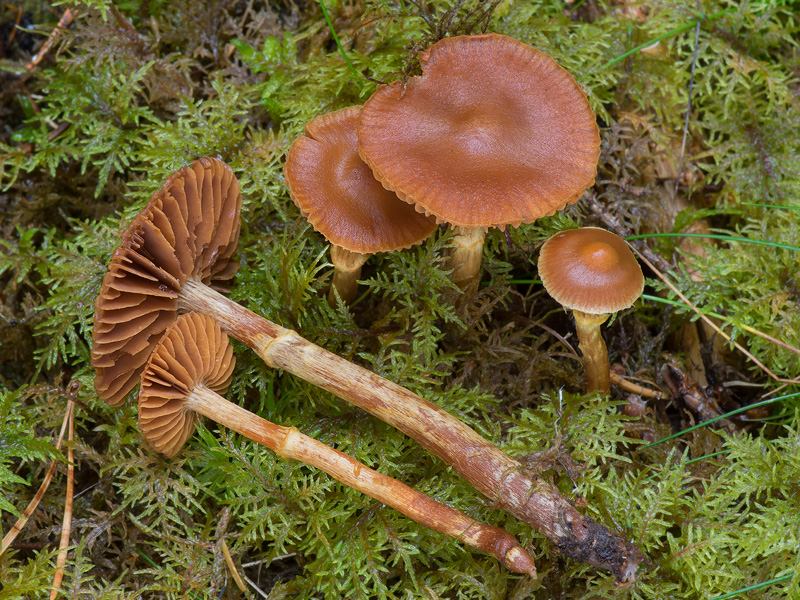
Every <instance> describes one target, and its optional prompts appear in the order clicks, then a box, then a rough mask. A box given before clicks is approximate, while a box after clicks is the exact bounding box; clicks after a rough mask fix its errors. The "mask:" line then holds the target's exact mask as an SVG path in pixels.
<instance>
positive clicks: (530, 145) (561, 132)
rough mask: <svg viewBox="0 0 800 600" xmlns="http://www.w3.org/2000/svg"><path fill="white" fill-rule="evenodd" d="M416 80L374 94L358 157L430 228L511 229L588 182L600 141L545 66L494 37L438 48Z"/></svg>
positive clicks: (559, 70) (541, 58)
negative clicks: (429, 218)
mask: <svg viewBox="0 0 800 600" xmlns="http://www.w3.org/2000/svg"><path fill="white" fill-rule="evenodd" d="M419 61H420V65H421V67H422V75H421V76H419V77H413V78H411V79H410V80H409V81H408V82H407V84H406V85H404V84H403V83H402V82H400V81H395V82H394V83H392V84H391V85H388V86H382V87H380V88H378V90H377V91H376V92H375V94H373V95H372V97H371V98H370V99H369V100H368V101H367V102H366V104H364V107H363V108H362V110H361V116H360V118H359V122H358V148H359V152H360V153H361V157H362V158H363V159H364V161H365V162H366V163H367V164H368V165H369V166H370V167H372V170H373V172H374V173H375V177H377V178H378V179H379V180H380V181H381V182H382V183H383V184H384V185H385V186H386V187H388V188H390V189H392V190H394V191H395V192H397V195H398V196H400V198H402V199H404V200H406V201H407V202H411V203H414V204H415V205H416V206H417V210H420V211H422V212H425V213H426V214H432V215H434V216H435V217H436V219H437V220H438V221H439V222H447V223H451V224H453V225H457V226H461V227H504V226H506V225H514V226H517V225H519V224H520V223H528V222H531V221H534V220H535V219H538V218H539V217H543V216H545V215H551V214H553V213H555V212H556V211H558V210H561V209H563V208H564V206H566V205H567V204H570V203H573V202H575V201H577V200H578V198H579V197H580V196H581V195H582V194H583V192H584V191H585V190H586V188H588V187H589V186H591V185H592V184H593V183H594V178H595V175H596V173H597V159H598V157H599V155H600V133H599V130H598V128H597V123H596V121H595V115H594V113H593V112H592V109H591V107H590V106H589V101H588V100H587V98H586V95H585V94H584V93H583V90H582V89H581V87H580V86H579V85H578V83H577V82H576V81H575V79H574V78H573V77H572V75H570V73H569V72H567V71H566V70H565V69H564V68H563V67H561V66H559V65H558V63H556V62H555V60H553V58H552V57H550V56H549V55H547V54H545V53H543V52H540V51H539V50H536V49H534V48H532V47H531V46H528V45H527V44H523V43H522V42H519V41H517V40H515V39H513V38H510V37H506V36H503V35H497V34H485V35H474V36H459V37H452V38H445V39H443V40H441V41H440V42H437V43H436V44H434V45H433V46H431V47H430V48H428V49H427V50H425V51H424V52H421V53H420V55H419Z"/></svg>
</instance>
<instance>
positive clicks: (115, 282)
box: [92, 159, 642, 581]
mask: <svg viewBox="0 0 800 600" xmlns="http://www.w3.org/2000/svg"><path fill="white" fill-rule="evenodd" d="M197 171H201V173H200V175H198V174H197ZM231 178H232V173H230V169H229V168H228V167H226V166H224V164H223V163H221V162H220V161H216V160H213V159H204V160H201V161H198V162H197V163H195V164H194V165H193V166H192V167H190V168H187V169H182V170H181V171H179V172H178V173H176V174H175V175H173V176H172V177H170V178H169V179H168V180H167V183H166V184H165V186H164V188H162V189H161V190H159V191H158V192H156V194H155V195H154V196H153V198H152V199H151V200H150V203H148V205H147V206H146V207H145V209H144V210H143V211H142V213H141V214H140V215H139V216H137V217H136V218H135V219H134V220H133V222H132V223H131V225H130V227H129V228H128V230H127V231H125V233H124V234H123V236H122V239H123V245H122V246H121V247H120V248H119V249H118V250H117V251H116V252H115V253H114V256H113V257H112V259H111V263H110V264H109V270H108V273H107V274H106V276H105V278H104V280H103V286H102V288H101V291H100V295H99V296H98V299H97V302H96V313H95V327H94V332H93V338H94V342H95V344H94V348H93V349H92V364H93V365H95V366H96V368H97V376H96V378H95V385H96V387H97V392H98V394H99V395H100V396H101V397H102V398H104V399H105V400H106V401H107V402H109V403H113V404H119V403H121V402H122V401H123V400H124V398H125V395H126V394H127V392H128V391H129V390H130V389H132V388H133V386H134V385H135V382H131V381H130V375H129V373H128V371H130V370H134V369H136V370H137V371H136V373H137V376H138V374H139V373H141V370H142V369H143V368H144V363H145V362H146V360H147V357H148V356H149V354H150V352H152V348H153V347H155V344H156V342H157V340H158V338H159V337H160V335H161V334H163V331H164V330H165V329H166V328H167V327H168V326H169V325H170V324H171V323H172V322H173V321H174V320H175V318H176V317H177V312H178V309H180V310H182V311H194V312H200V313H204V314H207V315H209V316H211V317H213V318H214V319H215V320H216V321H217V322H219V323H220V325H221V326H222V328H223V329H224V330H225V331H226V332H228V333H229V334H230V335H232V336H234V337H235V338H237V339H238V340H240V341H241V342H243V343H244V344H246V345H248V346H249V347H250V348H252V349H253V350H254V351H255V352H256V353H258V355H259V356H260V357H261V358H262V360H263V361H264V362H265V363H266V364H267V365H269V366H271V367H274V368H280V369H284V370H285V371H288V372H290V373H293V374H295V375H297V376H299V377H301V378H303V379H305V380H307V381H309V382H311V383H313V384H314V385H317V386H319V387H321V388H323V389H325V390H328V391H329V392H331V393H333V394H335V395H337V396H339V397H340V398H343V399H345V400H347V401H348V402H351V403H352V404H354V405H356V406H358V407H360V408H362V409H364V410H366V411H367V412H369V413H371V414H373V415H375V416H376V417H378V418H379V419H382V420H383V421H385V422H386V423H389V424H390V425H392V426H393V427H395V428H397V429H399V430H400V431H402V432H403V433H405V434H407V435H409V436H410V437H412V438H413V439H415V440H416V441H417V442H419V443H420V444H421V445H422V446H423V447H425V448H426V449H427V450H428V451H430V452H431V453H432V454H434V455H436V456H438V457H439V458H441V459H442V460H443V461H444V462H445V463H446V464H448V465H451V466H452V467H453V469H454V470H455V471H456V472H457V473H458V474H459V475H461V476H462V477H463V478H464V479H465V480H466V481H467V482H469V483H470V484H471V485H473V486H474V487H475V488H476V489H477V490H479V491H480V492H481V493H483V494H485V495H486V496H488V497H489V498H491V499H492V500H494V501H495V502H497V503H498V504H499V505H500V506H502V507H503V508H504V509H505V510H507V511H508V512H510V513H511V514H513V515H515V516H516V517H518V518H519V519H521V520H523V521H525V522H527V523H529V524H530V525H532V526H533V527H535V528H536V529H537V530H539V531H541V532H542V533H543V534H544V535H546V536H547V537H548V538H549V539H550V540H551V541H552V542H553V543H554V544H556V546H557V547H558V549H559V550H560V551H561V552H562V553H564V554H565V555H567V556H571V557H574V558H576V559H577V560H580V561H582V562H588V563H590V564H593V565H596V566H598V567H603V568H607V569H609V570H611V571H612V572H613V573H614V574H615V576H616V577H617V578H618V579H620V580H625V581H629V580H632V579H634V578H635V574H636V571H637V569H638V565H639V562H640V561H641V558H642V557H641V554H640V553H639V552H638V550H637V549H636V548H635V547H634V546H632V545H631V544H630V543H629V542H627V541H626V540H624V539H623V538H621V537H620V536H618V535H616V534H612V533H610V532H609V531H608V530H606V529H605V528H603V527H601V526H600V525H598V524H596V523H595V522H594V521H592V520H591V519H590V518H588V517H585V516H583V515H581V514H580V513H579V512H578V511H577V510H576V509H575V507H574V506H572V504H570V502H569V501H568V500H567V499H566V498H564V497H563V496H562V495H561V494H560V493H559V491H558V489H557V488H556V487H555V486H553V485H551V484H550V483H548V482H546V481H544V480H542V479H540V478H537V477H535V476H533V475H531V474H529V473H527V472H525V471H524V469H523V468H522V465H521V464H520V463H519V462H518V461H516V460H515V459H513V458H511V457H509V456H508V455H506V454H505V453H503V452H502V451H501V450H500V449H499V448H497V447H496V446H494V445H493V444H491V443H490V442H488V441H487V440H485V439H484V438H483V437H481V436H480V435H479V434H478V433H476V432H475V431H474V430H473V429H471V428H470V427H468V426H467V425H465V424H464V423H462V422H461V421H459V420H458V419H456V418H455V417H453V416H452V415H450V414H449V413H447V412H446V411H444V410H443V409H441V408H440V407H438V406H436V405H435V404H433V403H431V402H429V401H427V400H425V399H423V398H420V397H419V396H417V395H415V394H413V393H411V392H410V391H408V390H406V389H405V388H402V387H400V386H398V385H396V384H394V383H392V382H391V381H388V380H386V379H384V378H382V377H380V376H378V375H376V374H375V373H372V372H370V371H368V370H366V369H364V368H362V367H359V366H358V365H355V364H353V363H351V362H349V361H347V360H345V359H343V358H341V357H339V356H336V355H335V354H332V353H330V352H328V351H326V350H324V349H322V348H320V347H319V346H316V345H315V344H312V343H311V342H309V341H307V340H305V339H303V338H302V337H300V336H299V335H298V334H297V333H296V332H294V331H291V330H288V329H285V328H283V327H281V326H280V325H277V324H275V323H273V322H271V321H268V320H267V319H264V318H263V317H260V316H258V315H256V314H255V313H253V312H251V311H249V310H247V309H246V308H244V307H242V306H240V305H239V304H236V303H235V302H233V301H231V300H229V299H228V298H226V297H225V296H223V295H222V294H220V293H219V292H217V291H215V290H213V289H211V288H210V287H208V286H206V285H205V284H204V280H207V281H209V282H211V283H212V284H214V283H215V282H222V283H224V282H225V281H227V279H224V278H223V275H224V276H226V277H227V278H230V276H232V274H233V272H234V271H235V266H236V265H235V263H233V262H231V260H230V257H231V255H232V254H233V251H234V248H233V245H235V239H236V236H235V235H234V233H238V208H239V206H240V200H239V195H238V185H236V186H234V184H233V183H232V182H231ZM234 181H235V180H234ZM198 182H202V185H199V184H198ZM207 195H210V196H211V197H210V198H207V197H206V196H207ZM217 206H220V207H222V209H221V210H216V209H215V210H211V209H210V208H209V209H208V210H207V211H206V210H204V207H217ZM198 211H200V214H201V215H202V214H206V213H208V214H211V213H217V214H219V215H221V216H222V219H221V221H220V223H219V224H216V223H215V222H214V221H212V220H211V219H210V218H209V220H208V221H206V219H205V218H203V219H202V220H201V219H199V217H198ZM167 215H168V216H167ZM234 221H235V222H236V223H237V226H236V227H233V226H232V225H231V224H232V223H233V222H234ZM201 225H202V227H201ZM188 232H193V233H188ZM197 232H200V233H201V234H202V235H200V233H197ZM223 234H224V235H223ZM216 240H223V241H224V243H220V245H216V243H217V242H216ZM215 256H216V257H219V258H220V259H221V261H222V265H221V266H220V265H219V264H217V263H213V260H212V259H213V257H215ZM192 259H199V260H200V265H201V266H202V265H205V267H203V268H202V269H200V268H199V267H198V266H196V265H195V266H193V265H192V264H191V261H192ZM205 273H209V275H208V276H207V277H206V276H204V274H205ZM218 285H221V284H219V283H218ZM129 341H130V346H128V342H129Z"/></svg>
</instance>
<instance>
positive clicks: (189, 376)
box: [139, 313, 235, 456]
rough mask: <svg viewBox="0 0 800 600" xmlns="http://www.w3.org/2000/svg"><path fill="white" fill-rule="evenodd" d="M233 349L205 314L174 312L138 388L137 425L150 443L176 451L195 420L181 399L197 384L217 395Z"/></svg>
mask: <svg viewBox="0 0 800 600" xmlns="http://www.w3.org/2000/svg"><path fill="white" fill-rule="evenodd" d="M234 365H235V360H234V358H233V348H232V347H231V346H230V345H229V344H228V336H227V335H225V333H223V331H222V329H221V328H220V326H219V325H218V324H217V322H216V321H215V320H214V319H212V318H211V317H209V316H207V315H201V314H199V313H186V314H183V315H180V316H179V317H178V319H177V321H175V322H174V323H173V324H172V325H171V326H170V327H169V328H168V329H167V331H166V333H165V334H164V336H163V337H162V338H161V340H160V341H159V342H158V344H157V345H156V348H155V350H153V353H152V354H151V355H150V359H149V360H148V361H147V365H146V366H145V369H144V371H143V372H142V378H141V380H142V385H141V388H140V390H139V430H140V431H141V432H142V435H144V437H145V439H146V440H147V441H148V442H149V443H150V445H151V446H153V448H155V449H156V450H157V451H159V452H161V453H162V454H166V455H167V456H174V455H175V454H177V453H178V452H179V451H180V449H181V448H182V447H183V445H184V444H185V443H186V440H188V439H189V438H190V437H191V435H192V433H194V426H195V423H196V421H197V416H196V413H195V412H194V411H193V410H191V409H189V408H187V407H186V406H185V405H186V398H187V397H188V396H189V394H190V393H191V392H192V390H194V389H195V387H196V386H198V385H204V386H205V387H207V388H208V389H210V390H213V391H215V392H217V393H218V394H224V393H225V392H227V391H228V386H230V383H231V378H232V377H233V367H234Z"/></svg>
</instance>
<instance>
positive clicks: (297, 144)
mask: <svg viewBox="0 0 800 600" xmlns="http://www.w3.org/2000/svg"><path fill="white" fill-rule="evenodd" d="M359 110H360V107H358V106H351V107H348V108H344V109H342V110H337V111H335V112H332V113H328V114H324V115H321V116H319V117H317V118H316V119H314V120H312V121H311V122H309V123H308V124H307V125H306V130H305V135H301V136H299V137H298V138H297V139H296V140H295V141H294V143H293V144H292V147H291V149H290V150H289V155H288V156H287V157H286V167H285V169H284V175H285V178H286V185H287V186H288V187H289V191H290V193H291V196H292V200H294V203H295V204H296V205H297V206H298V207H299V208H300V211H301V212H302V213H303V215H304V216H305V217H306V218H307V219H308V221H309V222H310V223H311V225H312V226H313V227H314V229H316V230H317V231H319V232H320V233H321V234H322V235H323V236H325V238H326V239H327V240H328V241H329V242H331V243H332V244H335V245H337V246H340V247H342V248H344V249H346V250H350V251H351V252H358V253H360V254H372V253H375V252H389V251H393V250H400V249H402V248H408V247H409V246H413V245H414V244H418V243H420V242H422V241H423V240H424V239H425V238H427V237H428V236H430V235H431V234H432V233H433V232H434V230H435V229H436V221H435V220H434V219H432V218H429V217H426V216H425V215H422V214H420V213H418V212H417V211H415V210H414V208H413V207H412V206H409V205H408V204H406V203H405V202H402V201H401V200H400V199H399V198H398V197H397V195H396V194H395V193H394V192H390V191H389V190H387V189H385V188H384V187H383V186H382V185H381V184H380V182H379V181H377V180H376V179H375V177H374V176H373V174H372V171H371V170H370V168H369V167H368V166H367V165H366V164H365V163H364V161H362V160H361V158H360V157H359V155H358V149H357V145H356V122H357V121H358V113H359Z"/></svg>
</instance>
